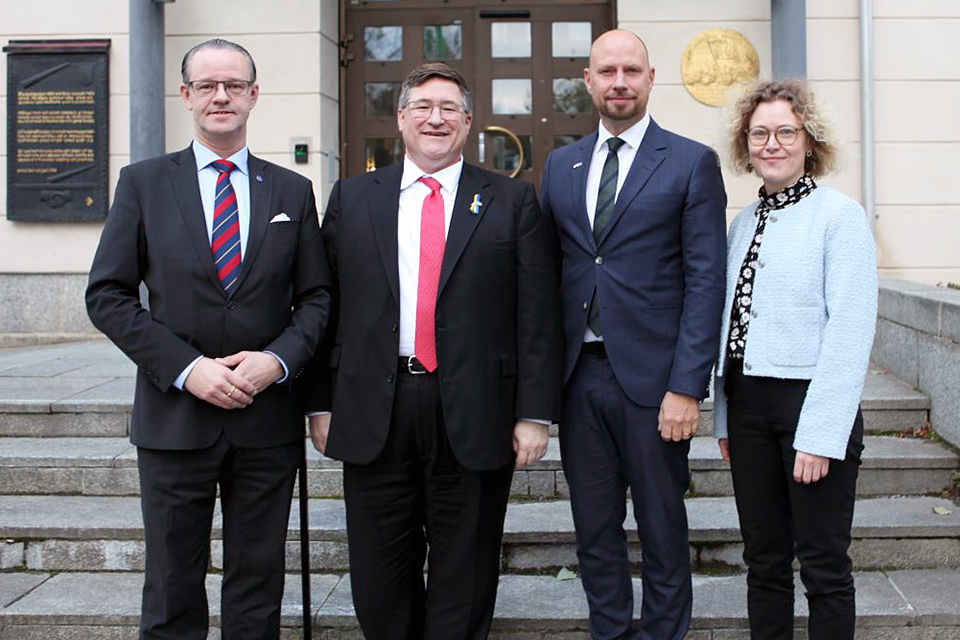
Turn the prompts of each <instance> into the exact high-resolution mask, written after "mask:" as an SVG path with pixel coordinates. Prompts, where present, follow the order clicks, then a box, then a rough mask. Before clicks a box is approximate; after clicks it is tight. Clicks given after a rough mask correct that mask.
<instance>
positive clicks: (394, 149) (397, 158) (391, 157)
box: [366, 138, 403, 172]
mask: <svg viewBox="0 0 960 640" xmlns="http://www.w3.org/2000/svg"><path fill="white" fill-rule="evenodd" d="M402 160H403V140H401V139H400V138H367V147H366V163H367V164H366V169H367V171H368V172H370V171H373V170H374V169H379V168H381V167H385V166H387V165H389V164H397V163H398V162H401V161H402Z"/></svg>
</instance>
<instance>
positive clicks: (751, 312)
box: [750, 309, 759, 318]
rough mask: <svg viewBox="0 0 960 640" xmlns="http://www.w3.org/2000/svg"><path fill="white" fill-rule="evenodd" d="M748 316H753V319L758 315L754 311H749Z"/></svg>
mask: <svg viewBox="0 0 960 640" xmlns="http://www.w3.org/2000/svg"><path fill="white" fill-rule="evenodd" d="M750 315H751V316H753V317H754V318H756V317H757V316H758V315H759V314H758V313H757V312H756V311H754V310H752V309H751V310H750Z"/></svg>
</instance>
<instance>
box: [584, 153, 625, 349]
mask: <svg viewBox="0 0 960 640" xmlns="http://www.w3.org/2000/svg"><path fill="white" fill-rule="evenodd" d="M607 146H608V147H609V148H610V150H609V151H608V152H607V159H606V161H604V163H603V171H602V172H601V173H600V189H599V190H598V191H597V209H596V212H595V214H594V216H593V237H594V239H595V240H596V241H597V245H598V246H599V244H600V234H602V233H603V230H604V229H605V228H606V226H607V223H608V222H610V216H611V215H613V207H614V205H615V204H616V203H617V174H618V172H619V170H620V161H619V160H618V159H617V151H618V150H619V149H620V147H621V146H623V140H621V139H620V138H617V137H613V138H610V139H609V140H607ZM587 325H588V326H589V327H590V330H591V331H593V332H594V333H595V334H596V335H597V336H598V337H599V336H600V335H601V333H600V305H598V304H597V291H596V289H594V291H593V300H591V301H590V312H589V314H588V315H587Z"/></svg>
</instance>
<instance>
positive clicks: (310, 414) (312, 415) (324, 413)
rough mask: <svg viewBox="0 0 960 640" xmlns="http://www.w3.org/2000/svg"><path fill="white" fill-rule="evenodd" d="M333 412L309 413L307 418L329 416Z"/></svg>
mask: <svg viewBox="0 0 960 640" xmlns="http://www.w3.org/2000/svg"><path fill="white" fill-rule="evenodd" d="M331 413H333V412H332V411H307V417H308V418H312V417H314V416H328V415H330V414H331Z"/></svg>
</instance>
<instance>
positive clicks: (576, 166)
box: [573, 162, 583, 169]
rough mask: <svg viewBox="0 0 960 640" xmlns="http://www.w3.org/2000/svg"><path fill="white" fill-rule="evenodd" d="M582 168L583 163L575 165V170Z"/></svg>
mask: <svg viewBox="0 0 960 640" xmlns="http://www.w3.org/2000/svg"><path fill="white" fill-rule="evenodd" d="M582 166H583V163H582V162H578V163H577V164H575V165H573V168H574V169H579V168H580V167H582Z"/></svg>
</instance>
